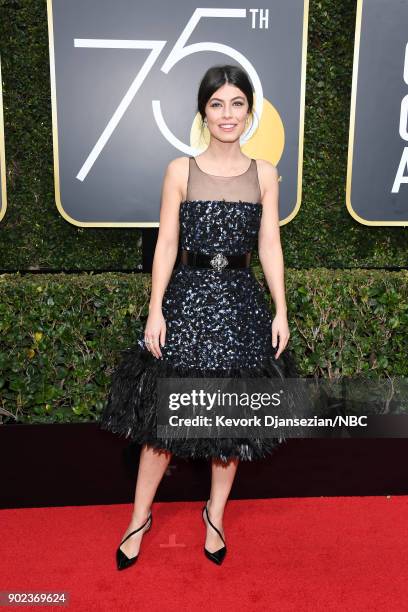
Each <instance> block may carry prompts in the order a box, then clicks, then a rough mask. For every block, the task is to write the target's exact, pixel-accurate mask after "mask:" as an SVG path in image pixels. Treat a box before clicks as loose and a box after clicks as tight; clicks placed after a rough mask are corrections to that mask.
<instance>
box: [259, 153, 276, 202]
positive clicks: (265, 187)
mask: <svg viewBox="0 0 408 612" xmlns="http://www.w3.org/2000/svg"><path fill="white" fill-rule="evenodd" d="M256 163H257V168H258V179H259V186H260V189H261V197H262V199H263V197H264V195H265V194H266V193H267V192H268V191H269V190H270V189H273V187H274V185H275V186H276V184H277V183H278V180H279V171H278V168H277V167H276V166H274V165H273V164H271V162H269V161H267V160H266V159H257V160H256Z"/></svg>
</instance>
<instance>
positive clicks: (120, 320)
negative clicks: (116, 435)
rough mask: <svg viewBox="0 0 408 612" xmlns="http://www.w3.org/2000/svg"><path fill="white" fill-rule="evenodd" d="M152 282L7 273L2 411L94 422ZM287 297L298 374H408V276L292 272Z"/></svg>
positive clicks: (143, 277) (0, 336)
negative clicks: (121, 351)
mask: <svg viewBox="0 0 408 612" xmlns="http://www.w3.org/2000/svg"><path fill="white" fill-rule="evenodd" d="M255 273H256V275H257V276H258V274H259V270H256V269H255ZM259 278H260V280H261V281H262V282H264V278H263V277H262V276H259ZM150 283H151V276H150V275H147V274H123V273H107V274H97V275H94V274H89V275H88V274H81V275H66V274H49V275H46V274H44V275H38V274H27V275H20V274H16V275H13V274H3V275H1V276H0V407H3V408H5V409H6V410H8V411H10V412H11V413H12V414H14V415H15V416H16V417H17V419H18V420H19V421H21V422H29V423H33V422H70V421H92V420H96V419H97V418H98V415H99V413H100V411H101V409H102V407H103V405H104V402H105V400H106V393H107V390H108V387H109V381H110V376H111V374H112V371H113V368H114V367H115V365H116V363H117V361H118V359H119V356H120V350H121V349H123V348H125V347H127V346H129V345H130V344H132V343H133V342H134V341H136V339H137V337H138V335H139V333H142V332H143V330H144V321H143V320H142V319H141V317H143V316H146V315H147V312H148V304H149V296H150ZM286 294H287V303H288V320H289V325H290V330H291V338H290V341H289V342H290V344H289V346H290V348H291V349H292V350H293V352H294V354H295V357H296V359H297V362H298V365H299V369H300V373H301V375H303V376H316V377H322V376H323V377H327V378H330V379H331V380H339V379H340V378H341V377H343V376H346V377H353V376H363V377H367V378H369V379H377V378H382V377H389V376H391V377H392V376H407V375H408V364H407V359H406V355H407V354H408V272H407V271H402V272H388V273H386V274H384V273H383V272H378V271H358V272H345V271H341V270H327V269H314V270H304V271H299V270H292V269H288V270H287V271H286ZM266 295H267V296H269V298H268V299H269V300H270V295H269V294H268V293H266Z"/></svg>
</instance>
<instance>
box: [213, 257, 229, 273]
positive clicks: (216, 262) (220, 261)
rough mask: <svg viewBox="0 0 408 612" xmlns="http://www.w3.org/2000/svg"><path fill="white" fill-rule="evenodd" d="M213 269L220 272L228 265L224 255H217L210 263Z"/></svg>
mask: <svg viewBox="0 0 408 612" xmlns="http://www.w3.org/2000/svg"><path fill="white" fill-rule="evenodd" d="M210 263H211V265H212V267H213V268H215V269H216V270H218V272H220V271H221V270H222V269H223V268H225V266H227V265H228V259H227V258H226V257H225V255H224V253H217V255H214V257H213V258H212V259H211V261H210Z"/></svg>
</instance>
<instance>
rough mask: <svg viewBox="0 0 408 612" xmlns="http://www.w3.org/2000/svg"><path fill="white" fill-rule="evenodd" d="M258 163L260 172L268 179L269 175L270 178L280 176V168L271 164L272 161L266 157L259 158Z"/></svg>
mask: <svg viewBox="0 0 408 612" xmlns="http://www.w3.org/2000/svg"><path fill="white" fill-rule="evenodd" d="M256 163H257V166H258V172H259V173H260V174H262V175H263V176H264V177H265V178H266V179H267V178H268V177H269V179H271V178H272V179H273V178H278V176H279V172H278V168H277V167H276V166H274V165H273V164H271V162H269V161H267V160H266V159H257V160H256Z"/></svg>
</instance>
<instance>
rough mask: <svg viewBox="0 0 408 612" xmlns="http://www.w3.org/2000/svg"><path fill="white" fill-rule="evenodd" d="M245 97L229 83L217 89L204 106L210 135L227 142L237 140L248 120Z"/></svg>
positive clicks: (247, 106)
mask: <svg viewBox="0 0 408 612" xmlns="http://www.w3.org/2000/svg"><path fill="white" fill-rule="evenodd" d="M248 108H249V105H248V100H247V97H246V95H245V94H244V93H243V92H242V91H241V90H240V89H238V87H235V85H231V84H230V83H225V84H224V85H223V86H222V87H220V88H219V89H217V91H215V92H214V93H213V95H212V96H211V97H210V99H209V100H208V102H207V104H206V106H205V113H206V117H207V125H208V129H209V130H210V133H211V134H212V135H213V136H215V137H216V138H218V140H223V141H227V142H233V141H234V140H237V139H238V138H239V137H240V136H241V134H242V133H243V132H244V131H245V130H246V128H247V127H248V126H247V123H246V121H247V118H248Z"/></svg>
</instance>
